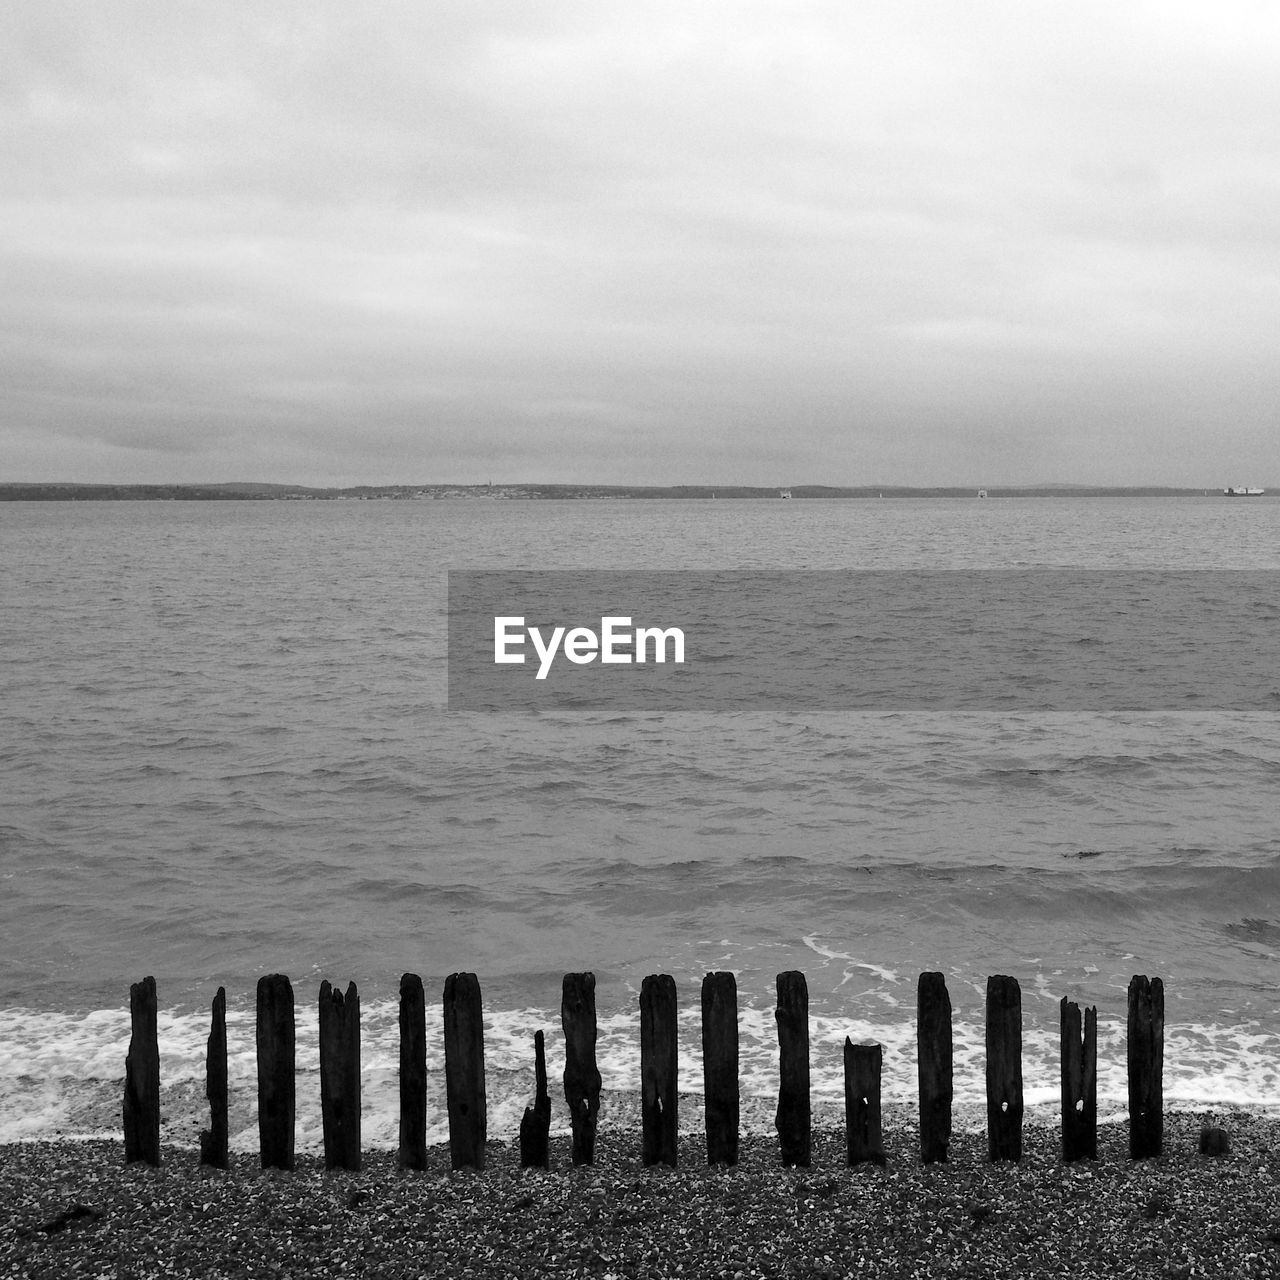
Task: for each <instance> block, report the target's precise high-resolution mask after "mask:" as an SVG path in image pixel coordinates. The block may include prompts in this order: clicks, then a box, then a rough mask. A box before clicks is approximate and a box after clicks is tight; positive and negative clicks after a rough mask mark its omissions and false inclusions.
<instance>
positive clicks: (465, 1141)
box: [444, 973, 489, 1169]
mask: <svg viewBox="0 0 1280 1280" xmlns="http://www.w3.org/2000/svg"><path fill="white" fill-rule="evenodd" d="M444 1081H445V1098H446V1105H447V1107H448V1111H449V1159H450V1163H451V1167H452V1168H454V1169H483V1168H484V1156H485V1142H486V1141H487V1139H488V1125H489V1114H488V1102H487V1099H486V1096H485V1081H484V1020H483V1017H482V1015H481V1010H480V982H479V979H477V977H476V975H475V974H474V973H451V974H450V975H449V976H448V977H447V978H446V979H445V983H444Z"/></svg>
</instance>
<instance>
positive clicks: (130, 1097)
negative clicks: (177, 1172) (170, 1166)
mask: <svg viewBox="0 0 1280 1280" xmlns="http://www.w3.org/2000/svg"><path fill="white" fill-rule="evenodd" d="M129 1022H130V1033H129V1052H128V1054H127V1056H126V1057H125V1060H124V1158H125V1161H126V1163H128V1164H132V1163H133V1162H134V1161H137V1160H141V1161H144V1162H145V1163H146V1164H152V1165H158V1164H159V1163H160V1044H159V1040H158V1038H157V1035H156V980H155V979H154V978H150V977H148V978H143V980H142V981H141V982H135V983H133V984H131V986H130V987H129Z"/></svg>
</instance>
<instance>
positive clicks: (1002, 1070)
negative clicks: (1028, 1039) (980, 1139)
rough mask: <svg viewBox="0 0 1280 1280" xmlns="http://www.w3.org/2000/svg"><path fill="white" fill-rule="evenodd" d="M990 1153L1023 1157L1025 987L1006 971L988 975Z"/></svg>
mask: <svg viewBox="0 0 1280 1280" xmlns="http://www.w3.org/2000/svg"><path fill="white" fill-rule="evenodd" d="M987 1155H988V1157H989V1158H990V1159H991V1160H1021V1159H1022V991H1021V988H1020V987H1019V986H1018V980H1017V979H1016V978H1010V977H1007V976H1006V975H1004V974H997V975H995V976H994V977H991V978H988V979H987Z"/></svg>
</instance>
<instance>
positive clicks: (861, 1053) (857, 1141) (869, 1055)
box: [844, 1036, 885, 1165]
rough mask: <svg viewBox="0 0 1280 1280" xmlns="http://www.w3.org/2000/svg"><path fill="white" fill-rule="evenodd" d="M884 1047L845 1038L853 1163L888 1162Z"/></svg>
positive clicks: (846, 1105)
mask: <svg viewBox="0 0 1280 1280" xmlns="http://www.w3.org/2000/svg"><path fill="white" fill-rule="evenodd" d="M883 1064H884V1049H883V1047H882V1046H881V1045H878V1044H854V1043H853V1041H852V1040H850V1039H849V1037H848V1036H845V1039H844V1118H845V1133H846V1136H847V1140H848V1149H849V1150H848V1155H849V1163H850V1164H851V1165H852V1164H863V1163H865V1162H866V1161H870V1162H871V1163H872V1164H879V1165H882V1164H884V1162H885V1160H884V1133H883V1131H882V1130H881V1127H880V1073H881V1069H882V1067H883Z"/></svg>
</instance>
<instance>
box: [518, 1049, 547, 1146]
mask: <svg viewBox="0 0 1280 1280" xmlns="http://www.w3.org/2000/svg"><path fill="white" fill-rule="evenodd" d="M533 1080H534V1094H533V1106H531V1107H525V1109H524V1115H523V1116H521V1117H520V1167H521V1168H522V1169H545V1168H547V1167H548V1165H549V1164H550V1157H549V1153H548V1151H547V1137H548V1135H549V1134H550V1132H551V1095H550V1094H549V1093H548V1092H547V1049H546V1037H545V1036H544V1035H543V1033H542V1032H541V1031H535V1032H534V1033H533Z"/></svg>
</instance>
